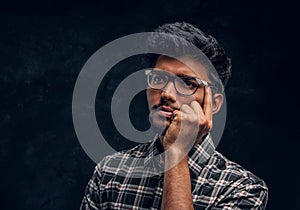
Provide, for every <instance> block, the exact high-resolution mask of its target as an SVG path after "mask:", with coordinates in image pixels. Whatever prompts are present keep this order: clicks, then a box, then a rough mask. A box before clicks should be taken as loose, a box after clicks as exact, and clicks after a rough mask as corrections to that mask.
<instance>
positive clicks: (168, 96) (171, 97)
mask: <svg viewBox="0 0 300 210" xmlns="http://www.w3.org/2000/svg"><path fill="white" fill-rule="evenodd" d="M176 96H177V92H176V89H175V87H174V83H173V82H172V81H169V82H168V84H167V85H166V87H165V88H164V89H163V90H162V93H161V97H162V98H163V99H165V100H167V101H170V102H172V103H175V102H176Z"/></svg>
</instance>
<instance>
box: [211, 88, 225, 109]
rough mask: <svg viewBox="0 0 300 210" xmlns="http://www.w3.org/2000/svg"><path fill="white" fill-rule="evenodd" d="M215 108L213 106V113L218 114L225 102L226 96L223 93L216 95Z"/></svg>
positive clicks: (213, 98)
mask: <svg viewBox="0 0 300 210" xmlns="http://www.w3.org/2000/svg"><path fill="white" fill-rule="evenodd" d="M212 101H213V104H212V105H213V106H212V113H213V114H216V113H217V112H218V111H219V110H220V109H221V106H222V104H223V101H224V96H223V94H221V93H215V94H214V95H213V97H212Z"/></svg>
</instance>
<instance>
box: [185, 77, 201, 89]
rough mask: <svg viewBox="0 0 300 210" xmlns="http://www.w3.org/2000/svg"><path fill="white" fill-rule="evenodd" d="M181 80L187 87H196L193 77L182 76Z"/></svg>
mask: <svg viewBox="0 0 300 210" xmlns="http://www.w3.org/2000/svg"><path fill="white" fill-rule="evenodd" d="M182 80H183V82H184V83H185V85H187V86H188V87H189V88H197V87H198V83H197V82H196V81H195V80H193V79H185V78H182Z"/></svg>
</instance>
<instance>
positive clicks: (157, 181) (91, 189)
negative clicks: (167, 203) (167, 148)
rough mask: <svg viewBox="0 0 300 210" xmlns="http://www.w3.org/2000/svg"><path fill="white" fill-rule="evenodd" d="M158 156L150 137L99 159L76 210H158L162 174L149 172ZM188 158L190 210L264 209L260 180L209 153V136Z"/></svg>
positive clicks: (156, 164) (264, 193)
mask: <svg viewBox="0 0 300 210" xmlns="http://www.w3.org/2000/svg"><path fill="white" fill-rule="evenodd" d="M160 152H161V146H160V142H159V140H158V138H156V140H154V141H151V142H148V143H145V144H140V145H138V146H136V147H134V148H133V149H130V150H127V151H124V152H118V153H115V154H113V155H111V156H107V157H106V158H104V159H103V160H102V161H101V162H100V163H99V164H97V166H96V167H95V171H94V174H93V176H92V178H91V179H90V181H89V182H88V185H87V187H86V190H85V195H84V198H83V200H82V203H81V207H80V209H81V210H83V209H91V210H92V209H93V210H94V209H160V207H161V201H162V194H163V180H164V174H163V173H156V172H155V168H159V167H163V161H162V160H161V159H162V156H159V155H158V154H160ZM188 156H189V159H188V164H189V168H190V176H191V186H192V196H193V203H194V208H195V209H265V207H266V203H267V199H268V189H267V187H266V185H265V183H264V181H263V180H261V179H259V178H258V177H256V176H255V175H253V174H252V173H251V172H249V171H246V170H245V169H243V168H242V167H241V166H239V165H238V164H236V163H234V162H232V161H230V160H228V159H227V158H225V157H224V156H223V155H221V154H220V153H219V152H217V151H215V148H214V146H213V142H212V140H211V137H210V135H208V136H207V137H206V138H205V139H204V140H203V142H202V143H201V144H199V145H196V146H195V147H193V149H192V150H191V151H190V152H189V154H188ZM155 157H160V158H155ZM153 164H154V165H153Z"/></svg>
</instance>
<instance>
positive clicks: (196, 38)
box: [148, 22, 231, 86]
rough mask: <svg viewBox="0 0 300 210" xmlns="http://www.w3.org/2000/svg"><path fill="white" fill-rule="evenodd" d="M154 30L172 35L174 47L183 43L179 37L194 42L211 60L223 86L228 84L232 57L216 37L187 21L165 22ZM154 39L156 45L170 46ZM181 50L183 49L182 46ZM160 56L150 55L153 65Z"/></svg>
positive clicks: (178, 46)
mask: <svg viewBox="0 0 300 210" xmlns="http://www.w3.org/2000/svg"><path fill="white" fill-rule="evenodd" d="M154 32H158V33H164V34H168V35H171V36H172V42H173V45H174V46H172V47H173V49H178V48H180V45H181V43H180V40H179V39H184V40H186V41H187V42H189V43H192V44H193V45H194V46H196V47H197V48H199V49H200V50H201V51H202V52H203V54H204V55H205V56H206V57H207V58H208V59H209V60H210V62H211V63H212V65H213V66H214V68H215V69H216V71H217V73H218V75H219V78H220V80H221V82H222V84H223V86H225V85H226V84H227V81H228V79H229V77H230V76H231V59H230V58H229V57H228V55H227V54H226V53H225V51H224V49H223V48H222V47H221V46H220V45H219V43H218V42H217V40H216V39H215V38H214V37H212V36H210V35H208V34H205V33H204V32H203V31H201V30H200V29H198V28H196V27H195V26H193V25H191V24H189V23H186V22H176V23H168V24H164V25H162V26H159V27H158V28H157V29H155V30H154ZM176 37H177V38H176ZM154 39H155V38H154ZM154 39H153V37H152V43H153V44H156V45H157V44H159V45H160V46H159V47H160V48H166V47H170V46H169V42H168V45H166V44H164V43H161V42H160V43H155V41H153V40H154ZM180 50H182V46H181V49H180ZM182 52H183V51H181V53H182ZM158 56H159V55H153V54H152V55H150V56H148V58H149V59H150V62H151V63H152V65H153V64H155V63H154V62H156V61H157V58H158Z"/></svg>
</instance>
